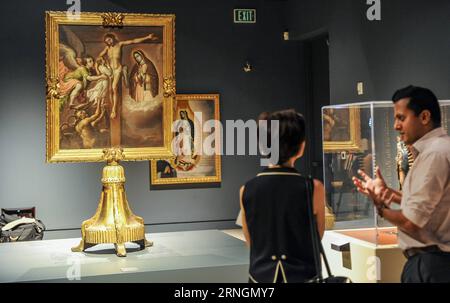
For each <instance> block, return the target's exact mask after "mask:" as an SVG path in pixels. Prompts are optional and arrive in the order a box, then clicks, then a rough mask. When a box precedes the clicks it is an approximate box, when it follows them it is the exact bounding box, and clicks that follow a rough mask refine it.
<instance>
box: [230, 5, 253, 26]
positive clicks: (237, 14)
mask: <svg viewBox="0 0 450 303" xmlns="http://www.w3.org/2000/svg"><path fill="white" fill-rule="evenodd" d="M233 17H234V21H233V22H234V23H256V9H254V8H235V9H234V10H233Z"/></svg>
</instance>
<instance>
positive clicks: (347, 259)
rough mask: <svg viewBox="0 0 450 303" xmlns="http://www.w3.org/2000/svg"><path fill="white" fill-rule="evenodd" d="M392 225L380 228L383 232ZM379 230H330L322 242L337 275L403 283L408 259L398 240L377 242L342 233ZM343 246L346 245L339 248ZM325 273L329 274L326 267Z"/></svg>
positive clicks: (379, 281)
mask: <svg viewBox="0 0 450 303" xmlns="http://www.w3.org/2000/svg"><path fill="white" fill-rule="evenodd" d="M390 229H392V228H378V230H379V231H381V232H383V231H384V230H386V231H387V230H390ZM366 231H375V229H374V228H362V229H352V230H342V231H338V230H334V231H331V230H327V231H325V234H324V236H323V238H322V245H323V247H324V251H325V254H326V256H327V259H328V263H329V264H330V268H331V272H332V273H333V275H336V276H346V277H349V278H350V279H351V280H352V281H353V282H355V283H399V282H400V277H401V273H402V270H403V266H404V264H405V262H406V259H405V257H404V256H403V253H402V251H401V249H400V248H399V246H398V244H397V241H396V240H395V241H391V243H390V244H383V243H373V242H372V241H366V240H362V239H358V238H356V237H353V236H350V235H345V234H342V233H341V232H352V233H358V232H366ZM339 248H342V250H341V251H339ZM323 272H324V274H325V273H326V271H325V267H323Z"/></svg>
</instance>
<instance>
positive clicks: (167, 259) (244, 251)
mask: <svg viewBox="0 0 450 303" xmlns="http://www.w3.org/2000/svg"><path fill="white" fill-rule="evenodd" d="M146 237H147V239H148V240H151V241H153V242H154V246H153V247H149V248H146V249H145V250H141V251H138V250H137V247H138V246H137V245H135V244H133V243H130V244H127V252H128V254H127V257H124V258H120V257H117V256H116V255H115V254H114V249H113V245H112V244H102V245H97V246H94V247H92V248H90V249H89V250H88V252H83V253H73V252H71V251H70V248H71V247H73V246H75V245H77V244H78V243H79V241H80V239H79V238H74V239H60V240H44V241H30V242H17V243H3V244H0V256H1V258H0V283H5V282H166V283H171V282H174V283H188V282H200V283H202V282H212V283H215V282H217V283H222V282H237V283H239V282H247V280H248V266H249V250H248V248H247V247H246V246H245V243H244V242H243V241H241V240H238V239H236V238H234V237H232V236H229V235H227V234H225V233H223V232H221V231H218V230H203V231H186V232H170V233H157V234H147V235H146Z"/></svg>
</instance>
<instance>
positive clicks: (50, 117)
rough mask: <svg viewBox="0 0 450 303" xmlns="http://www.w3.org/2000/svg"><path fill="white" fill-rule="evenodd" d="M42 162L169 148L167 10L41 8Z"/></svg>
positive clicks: (170, 35)
mask: <svg viewBox="0 0 450 303" xmlns="http://www.w3.org/2000/svg"><path fill="white" fill-rule="evenodd" d="M45 21H46V83H47V96H46V103H47V113H46V115H47V122H46V128H47V137H46V160H47V162H93V161H102V155H103V153H102V151H103V149H104V148H110V147H122V148H123V153H124V157H125V160H148V159H154V158H157V157H158V158H169V157H171V156H173V154H172V152H171V148H170V144H171V139H172V138H171V120H172V108H173V106H172V104H173V99H174V97H175V15H156V14H128V13H88V12H82V13H81V14H80V16H79V17H78V18H77V17H74V16H71V15H68V14H67V13H66V12H46V19H45Z"/></svg>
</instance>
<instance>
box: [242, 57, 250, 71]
mask: <svg viewBox="0 0 450 303" xmlns="http://www.w3.org/2000/svg"><path fill="white" fill-rule="evenodd" d="M242 70H243V71H244V72H246V73H249V72H251V71H252V70H253V66H252V65H251V64H250V62H249V61H248V60H247V61H245V64H244V66H243V67H242Z"/></svg>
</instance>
